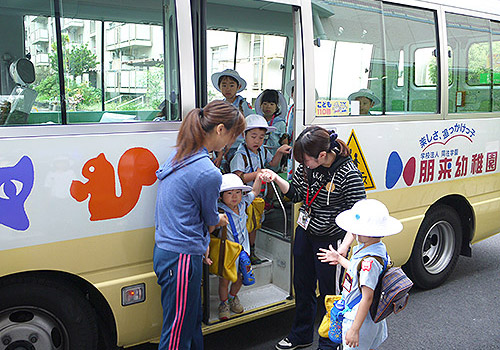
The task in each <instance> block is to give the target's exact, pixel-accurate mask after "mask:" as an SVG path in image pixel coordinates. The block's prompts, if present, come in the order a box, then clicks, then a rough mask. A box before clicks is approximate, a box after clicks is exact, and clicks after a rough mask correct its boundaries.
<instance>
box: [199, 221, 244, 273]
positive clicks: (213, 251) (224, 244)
mask: <svg viewBox="0 0 500 350" xmlns="http://www.w3.org/2000/svg"><path fill="white" fill-rule="evenodd" d="M242 249H243V247H242V246H241V244H238V243H236V242H233V241H230V240H229V239H227V228H226V227H223V228H222V234H221V237H220V238H219V237H216V236H215V235H212V234H211V235H210V251H209V254H208V256H209V258H210V259H211V260H212V265H210V267H209V268H208V271H209V272H210V273H213V274H215V275H218V276H222V277H224V278H225V279H228V280H230V281H231V282H236V281H237V280H238V271H237V269H236V261H237V260H238V257H239V256H240V253H241V250H242ZM220 257H223V258H222V259H221V258H220Z"/></svg>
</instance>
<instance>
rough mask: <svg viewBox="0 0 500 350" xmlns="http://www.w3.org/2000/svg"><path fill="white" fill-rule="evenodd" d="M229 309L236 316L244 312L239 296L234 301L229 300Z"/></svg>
mask: <svg viewBox="0 0 500 350" xmlns="http://www.w3.org/2000/svg"><path fill="white" fill-rule="evenodd" d="M229 307H230V309H231V311H232V312H234V313H235V314H241V313H242V312H243V310H244V309H243V306H242V305H241V303H240V299H239V298H238V296H237V295H236V296H235V297H234V298H233V299H231V298H229Z"/></svg>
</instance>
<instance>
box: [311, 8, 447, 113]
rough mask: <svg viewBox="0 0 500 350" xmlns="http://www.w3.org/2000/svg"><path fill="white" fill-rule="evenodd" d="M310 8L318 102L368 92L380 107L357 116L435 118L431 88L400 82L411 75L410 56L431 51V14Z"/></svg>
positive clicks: (433, 40)
mask: <svg viewBox="0 0 500 350" xmlns="http://www.w3.org/2000/svg"><path fill="white" fill-rule="evenodd" d="M313 3H315V4H316V6H313V13H314V16H313V18H314V29H315V37H316V38H317V39H319V41H318V44H319V47H315V52H314V55H315V63H316V64H315V67H316V75H315V77H316V81H315V85H316V89H317V91H318V94H319V99H327V100H331V99H347V98H348V97H349V95H351V94H352V93H353V92H356V91H358V90H360V89H370V90H371V91H372V93H373V94H374V95H375V97H376V98H377V99H378V100H380V103H377V102H378V101H376V102H375V105H374V106H373V107H372V108H371V109H370V110H369V111H368V112H367V113H365V112H363V110H362V111H361V112H360V114H371V115H380V114H393V113H411V112H426V113H436V112H437V110H438V104H437V100H438V93H437V87H436V85H434V86H432V85H431V86H426V87H425V88H419V87H418V86H417V85H415V84H410V83H411V80H410V79H404V78H403V77H405V76H410V75H408V74H411V75H413V74H414V72H412V70H413V62H411V61H410V58H413V56H412V55H410V52H413V51H414V50H415V48H416V47H417V48H420V47H422V46H426V47H429V48H432V49H431V50H433V51H434V50H435V49H436V48H437V40H436V29H435V27H436V20H435V13H434V12H433V11H428V10H422V9H416V8H411V7H404V6H396V5H391V4H386V3H381V2H379V1H366V2H364V3H363V5H362V6H361V5H359V4H358V3H357V2H352V3H351V2H333V4H332V2H328V4H327V3H326V2H324V1H313ZM382 16H383V18H382ZM434 60H435V61H436V58H435V57H434ZM420 74H421V73H420ZM353 111H354V110H353ZM356 113H357V111H355V112H354V113H352V115H355V114H356ZM358 114H359V113H358Z"/></svg>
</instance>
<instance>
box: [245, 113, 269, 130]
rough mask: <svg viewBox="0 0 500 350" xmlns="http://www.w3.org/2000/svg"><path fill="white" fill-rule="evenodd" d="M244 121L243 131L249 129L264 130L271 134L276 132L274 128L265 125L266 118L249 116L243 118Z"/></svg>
mask: <svg viewBox="0 0 500 350" xmlns="http://www.w3.org/2000/svg"><path fill="white" fill-rule="evenodd" d="M245 121H246V123H247V127H246V128H245V131H248V130H251V129H266V130H267V131H266V132H271V131H274V130H276V128H275V127H274V126H269V125H268V124H267V121H266V118H264V117H263V116H261V115H258V114H250V115H249V116H248V117H246V118H245Z"/></svg>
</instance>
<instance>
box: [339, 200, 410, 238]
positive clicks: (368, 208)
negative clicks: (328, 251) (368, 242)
mask: <svg viewBox="0 0 500 350" xmlns="http://www.w3.org/2000/svg"><path fill="white" fill-rule="evenodd" d="M335 222H336V223H337V225H338V226H339V227H340V228H342V229H344V230H346V231H348V232H351V233H352V234H355V235H360V236H369V237H384V236H390V235H395V234H396V233H399V232H401V230H402V229H403V224H401V222H400V221H399V220H398V219H396V218H393V217H392V216H390V215H389V211H388V210H387V207H386V206H385V205H384V203H382V202H379V201H378V200H376V199H362V200H360V201H359V202H356V204H354V205H353V206H352V208H351V209H349V210H346V211H343V212H342V213H340V214H339V215H337V218H336V219H335Z"/></svg>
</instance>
